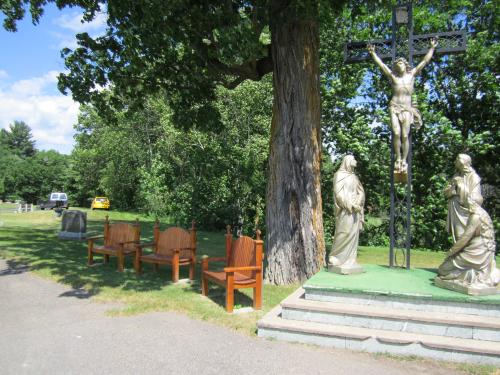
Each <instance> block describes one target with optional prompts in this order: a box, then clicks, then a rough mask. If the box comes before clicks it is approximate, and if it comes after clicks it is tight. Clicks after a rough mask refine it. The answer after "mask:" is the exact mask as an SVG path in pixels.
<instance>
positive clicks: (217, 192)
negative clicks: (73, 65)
mask: <svg viewBox="0 0 500 375" xmlns="http://www.w3.org/2000/svg"><path fill="white" fill-rule="evenodd" d="M271 92H272V90H271V82H270V80H268V79H265V80H263V81H261V82H246V83H244V84H242V85H240V86H239V87H238V88H236V89H235V90H232V91H229V90H226V89H222V88H220V89H219V90H218V91H217V101H216V102H215V103H214V108H216V110H217V112H218V116H219V117H220V119H221V126H220V129H219V130H218V131H215V130H211V129H206V128H205V127H203V126H200V127H198V126H197V125H198V124H193V125H192V126H191V129H184V127H183V126H182V124H177V123H175V119H176V117H175V116H174V115H173V111H172V110H171V108H170V106H169V105H167V103H166V102H165V100H164V99H163V98H162V97H157V98H149V99H148V100H147V101H146V102H145V105H144V106H143V109H142V110H140V111H135V112H134V113H130V112H127V113H125V112H123V113H118V114H117V115H116V116H115V118H116V120H117V122H116V123H110V122H108V120H107V118H106V117H100V116H99V115H98V114H97V112H96V111H95V109H94V108H92V107H90V106H89V107H84V108H83V111H82V113H81V115H80V118H79V123H78V125H77V126H76V130H77V135H76V137H75V139H76V147H75V150H74V152H73V154H72V159H73V164H72V165H73V171H74V173H73V176H74V182H73V184H72V186H73V189H74V191H73V193H72V195H74V196H77V197H79V200H80V201H81V202H82V204H85V202H87V201H88V198H91V197H92V196H93V195H97V194H105V195H107V196H108V197H110V199H111V204H112V206H113V207H117V208H134V209H143V210H145V211H147V212H149V213H150V214H152V215H154V216H158V217H166V216H168V217H170V218H172V220H174V221H175V222H176V223H179V224H181V225H187V224H188V223H189V222H190V221H191V220H192V219H195V220H196V221H197V222H198V223H199V225H201V226H202V227H205V228H223V227H224V226H225V225H226V224H233V225H240V226H243V227H244V230H245V231H246V232H250V231H252V230H253V228H254V226H255V221H256V220H258V221H259V222H260V223H263V222H264V218H263V217H262V212H263V211H264V210H263V202H264V197H265V186H266V182H265V178H264V174H265V171H266V161H267V154H268V139H269V125H270V122H271V121H270V117H269V114H270V113H271V105H272V104H271V103H272V99H271Z"/></svg>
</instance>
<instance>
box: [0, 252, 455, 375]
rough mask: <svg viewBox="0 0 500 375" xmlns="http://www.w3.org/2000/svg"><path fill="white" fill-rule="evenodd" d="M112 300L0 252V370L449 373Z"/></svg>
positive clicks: (435, 367)
mask: <svg viewBox="0 0 500 375" xmlns="http://www.w3.org/2000/svg"><path fill="white" fill-rule="evenodd" d="M113 307H116V306H115V305H112V304H101V303H95V302H93V301H92V299H91V298H88V296H87V295H86V294H85V293H84V292H81V291H75V290H71V289H68V288H67V287H66V286H63V285H60V284H57V283H54V282H51V281H48V280H44V279H41V278H39V277H37V276H35V275H33V274H31V273H29V272H27V270H26V269H23V268H19V267H18V268H13V267H11V266H9V264H8V263H7V262H5V261H4V260H2V259H0V373H2V374H4V375H6V374H16V375H17V374H51V375H52V374H65V375H67V374H152V373H154V374H196V375H202V374H217V375H221V374H238V375H242V374H252V375H255V374H266V375H267V374H280V375H281V374H294V375H300V374H328V375H331V374H335V375H337V374H372V375H377V374H380V375H392V374H405V375H406V374H422V373H425V374H426V375H427V374H451V373H453V370H450V369H446V368H442V367H440V366H439V364H435V363H421V362H419V361H408V362H405V361H394V360H391V359H388V358H375V357H373V356H371V355H369V354H366V353H356V352H350V351H345V350H333V349H324V348H317V347H310V346H305V345H299V344H290V343H284V342H276V341H268V340H262V339H259V338H254V337H247V336H244V335H242V334H239V333H237V332H233V331H231V330H229V329H225V328H221V327H218V326H216V325H213V324H209V323H206V322H200V321H196V320H192V319H190V318H188V317H186V316H184V315H181V314H176V313H168V312H162V313H148V314H142V315H137V316H132V317H109V316H106V310H109V309H110V308H113Z"/></svg>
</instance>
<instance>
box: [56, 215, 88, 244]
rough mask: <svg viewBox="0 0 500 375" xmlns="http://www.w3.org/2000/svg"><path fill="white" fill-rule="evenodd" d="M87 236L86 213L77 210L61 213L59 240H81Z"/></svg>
mask: <svg viewBox="0 0 500 375" xmlns="http://www.w3.org/2000/svg"><path fill="white" fill-rule="evenodd" d="M86 236H87V213H86V212H83V211H78V210H65V211H63V215H62V221H61V231H60V232H59V238H60V239H63V240H83V239H85V238H86Z"/></svg>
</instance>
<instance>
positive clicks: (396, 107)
mask: <svg viewBox="0 0 500 375" xmlns="http://www.w3.org/2000/svg"><path fill="white" fill-rule="evenodd" d="M389 110H390V111H391V112H392V113H393V114H395V115H396V116H397V118H398V120H399V122H400V123H402V122H403V121H404V117H403V114H404V113H409V114H410V116H411V121H410V124H414V125H415V128H416V129H420V127H421V126H422V115H421V114H420V111H419V110H418V109H417V108H415V107H412V106H405V105H402V104H398V103H393V102H390V103H389Z"/></svg>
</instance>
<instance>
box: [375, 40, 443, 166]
mask: <svg viewBox="0 0 500 375" xmlns="http://www.w3.org/2000/svg"><path fill="white" fill-rule="evenodd" d="M430 44H431V48H430V49H429V51H428V52H427V54H426V55H425V56H424V58H423V59H422V61H420V63H419V64H418V65H417V66H416V67H415V68H412V67H411V66H410V64H409V63H408V62H407V61H406V59H404V58H402V57H399V58H397V59H396V61H395V62H394V66H393V68H392V70H391V69H389V68H388V67H387V65H385V64H384V62H383V61H382V59H381V58H380V57H379V56H378V55H377V53H376V52H375V47H374V46H373V45H372V44H368V46H367V49H368V52H369V53H370V55H371V56H372V58H373V60H374V61H375V63H376V64H377V65H378V66H379V67H380V69H382V72H383V73H384V74H385V75H386V76H387V77H388V78H389V80H390V81H391V86H392V98H391V101H390V102H389V114H390V116H391V127H392V132H393V148H394V154H395V159H396V161H395V163H394V172H396V173H403V174H406V173H407V169H408V162H407V159H408V153H409V150H410V142H409V138H408V137H409V134H410V126H411V125H412V124H415V127H416V128H417V129H418V128H420V126H421V125H422V117H421V115H420V112H419V111H418V109H417V108H416V107H415V103H414V102H413V101H412V94H413V85H414V83H415V77H416V76H417V75H418V74H419V73H420V71H421V70H422V69H423V68H424V66H426V65H427V64H428V63H429V61H430V60H431V58H432V55H433V54H434V50H435V49H436V46H437V39H436V38H432V39H431V41H430Z"/></svg>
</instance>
